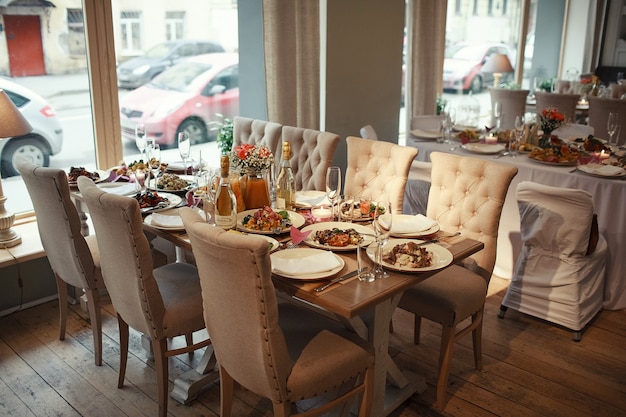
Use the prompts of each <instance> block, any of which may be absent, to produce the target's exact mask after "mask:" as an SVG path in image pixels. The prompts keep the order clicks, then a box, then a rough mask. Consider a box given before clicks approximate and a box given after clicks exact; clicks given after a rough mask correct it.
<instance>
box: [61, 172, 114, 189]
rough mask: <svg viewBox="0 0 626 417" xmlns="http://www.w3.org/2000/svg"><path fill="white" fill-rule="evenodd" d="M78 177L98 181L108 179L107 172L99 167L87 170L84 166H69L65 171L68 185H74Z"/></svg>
mask: <svg viewBox="0 0 626 417" xmlns="http://www.w3.org/2000/svg"><path fill="white" fill-rule="evenodd" d="M78 177H87V178H90V179H91V180H92V181H93V182H95V183H99V182H103V181H106V180H108V179H109V174H107V172H106V171H103V170H101V169H95V170H93V171H88V170H86V169H85V168H84V167H71V168H70V170H69V171H68V172H67V183H68V184H69V185H70V187H76V186H77V181H78Z"/></svg>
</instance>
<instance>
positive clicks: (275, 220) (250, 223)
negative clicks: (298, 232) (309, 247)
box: [237, 207, 306, 235]
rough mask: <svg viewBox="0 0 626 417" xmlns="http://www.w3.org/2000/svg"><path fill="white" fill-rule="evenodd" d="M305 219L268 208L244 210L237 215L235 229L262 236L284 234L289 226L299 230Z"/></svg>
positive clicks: (285, 211)
mask: <svg viewBox="0 0 626 417" xmlns="http://www.w3.org/2000/svg"><path fill="white" fill-rule="evenodd" d="M305 221H306V219H305V218H304V216H303V215H302V214H300V213H296V212H295V211H287V210H281V211H274V210H272V209H271V208H270V207H264V208H260V209H253V210H245V211H242V212H241V213H237V229H238V230H241V231H244V232H248V233H258V234H262V235H276V234H281V233H286V232H288V231H289V229H290V228H291V226H293V227H296V228H298V229H299V228H300V227H302V226H304V223H305Z"/></svg>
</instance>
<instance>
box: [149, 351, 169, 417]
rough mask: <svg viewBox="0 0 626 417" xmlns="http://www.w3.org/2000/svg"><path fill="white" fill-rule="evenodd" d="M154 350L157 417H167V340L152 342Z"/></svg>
mask: <svg viewBox="0 0 626 417" xmlns="http://www.w3.org/2000/svg"><path fill="white" fill-rule="evenodd" d="M152 349H153V350H154V367H155V368H156V373H157V394H158V398H159V417H167V394H168V392H167V391H168V382H169V381H168V369H167V367H168V358H167V356H165V354H166V352H167V339H159V340H153V341H152Z"/></svg>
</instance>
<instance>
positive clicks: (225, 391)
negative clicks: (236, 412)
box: [220, 366, 235, 417]
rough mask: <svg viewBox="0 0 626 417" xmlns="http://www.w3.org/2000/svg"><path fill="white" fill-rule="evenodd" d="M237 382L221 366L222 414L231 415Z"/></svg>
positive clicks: (226, 416)
mask: <svg viewBox="0 0 626 417" xmlns="http://www.w3.org/2000/svg"><path fill="white" fill-rule="evenodd" d="M234 388H235V382H234V381H233V378H232V377H231V376H230V375H229V374H228V372H227V371H226V370H225V369H224V368H222V367H221V366H220V416H222V417H230V415H231V413H232V408H233V395H234Z"/></svg>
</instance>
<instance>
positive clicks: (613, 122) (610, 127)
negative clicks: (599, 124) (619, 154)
mask: <svg viewBox="0 0 626 417" xmlns="http://www.w3.org/2000/svg"><path fill="white" fill-rule="evenodd" d="M618 124H619V114H618V113H613V112H611V113H609V118H608V119H607V122H606V131H607V133H608V134H609V144H610V145H617V140H616V141H615V142H614V141H613V137H614V136H615V131H616V130H617V125H618Z"/></svg>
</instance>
